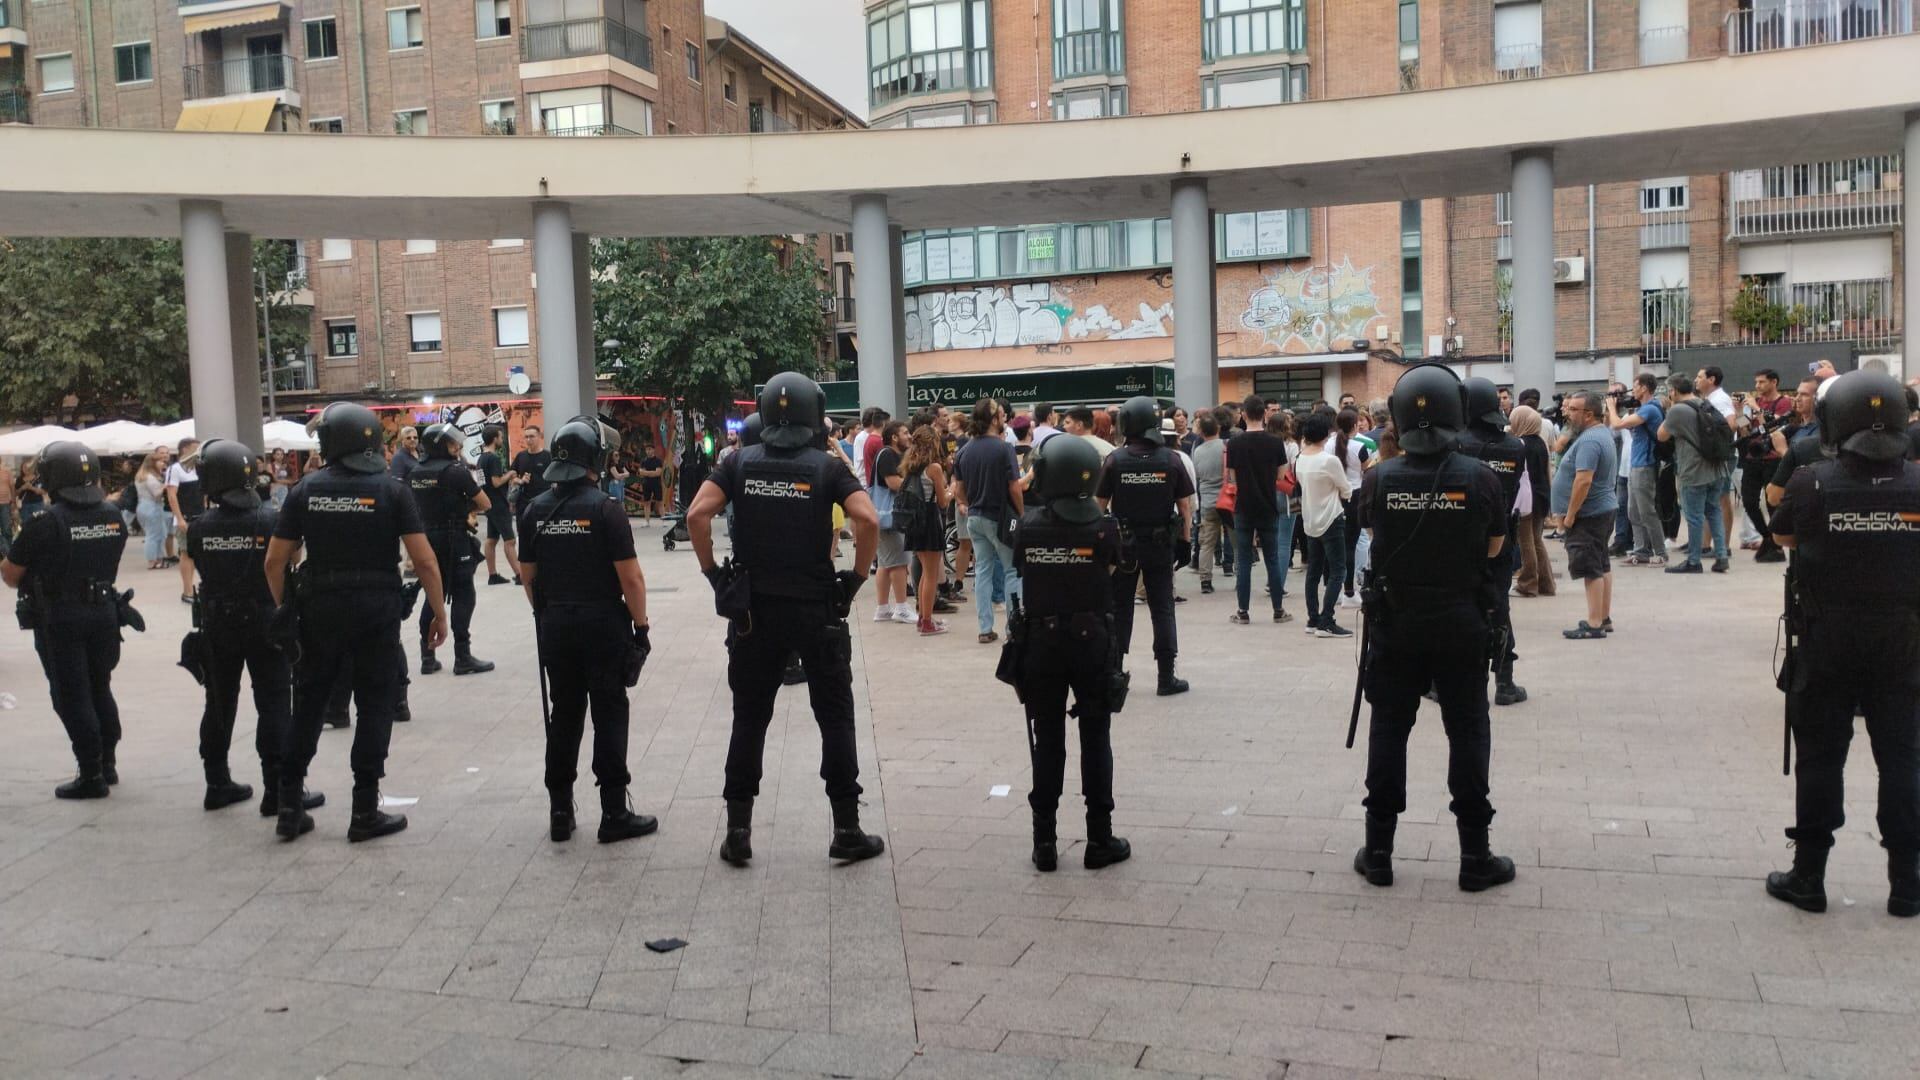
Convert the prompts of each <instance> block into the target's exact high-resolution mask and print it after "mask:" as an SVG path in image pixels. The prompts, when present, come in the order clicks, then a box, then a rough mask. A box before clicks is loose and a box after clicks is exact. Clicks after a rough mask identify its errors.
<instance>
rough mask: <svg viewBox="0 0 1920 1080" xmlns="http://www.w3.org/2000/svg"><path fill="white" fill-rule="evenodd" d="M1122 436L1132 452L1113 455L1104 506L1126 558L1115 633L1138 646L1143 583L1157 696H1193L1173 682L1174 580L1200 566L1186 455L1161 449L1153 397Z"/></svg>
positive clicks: (1104, 481) (1139, 403) (1140, 403)
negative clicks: (1138, 593)
mask: <svg viewBox="0 0 1920 1080" xmlns="http://www.w3.org/2000/svg"><path fill="white" fill-rule="evenodd" d="M1119 427H1120V433H1121V434H1122V435H1123V436H1125V437H1126V440H1127V444H1126V445H1125V446H1122V447H1121V448H1120V449H1118V450H1115V451H1114V452H1113V453H1111V454H1108V455H1107V463H1106V470H1105V471H1104V472H1103V473H1101V474H1100V487H1099V489H1098V491H1099V496H1100V505H1101V506H1102V507H1104V508H1106V509H1107V510H1110V511H1111V512H1112V513H1113V516H1114V518H1115V519H1116V520H1118V522H1119V524H1120V543H1121V548H1122V554H1121V559H1120V566H1119V569H1118V570H1116V571H1115V572H1114V575H1113V619H1114V632H1115V633H1116V634H1118V635H1119V637H1120V651H1121V652H1123V653H1124V652H1129V651H1131V646H1132V642H1133V593H1134V589H1135V587H1136V586H1137V585H1139V583H1140V581H1141V579H1142V578H1145V579H1146V585H1147V610H1148V611H1149V612H1150V613H1152V616H1153V659H1154V662H1155V663H1156V664H1158V665H1159V668H1160V683H1159V686H1158V688H1157V689H1156V691H1155V692H1156V693H1158V694H1159V695H1160V696H1162V697H1165V696H1167V695H1169V694H1184V693H1186V692H1187V680H1185V679H1182V678H1179V677H1177V676H1176V675H1174V673H1173V662H1174V658H1175V657H1176V656H1177V655H1179V652H1180V641H1179V635H1178V631H1177V630H1176V629H1175V627H1174V622H1173V572H1174V571H1175V570H1178V569H1179V568H1181V567H1183V566H1185V565H1187V563H1189V562H1191V561H1192V560H1193V544H1192V542H1191V541H1190V540H1189V539H1188V538H1189V537H1190V536H1191V535H1192V534H1191V533H1190V532H1189V531H1188V530H1189V528H1190V527H1191V526H1192V524H1193V477H1191V476H1189V475H1187V469H1186V466H1185V465H1182V464H1181V463H1180V458H1179V455H1178V454H1176V453H1174V452H1173V451H1172V450H1169V449H1168V448H1167V447H1166V446H1165V445H1164V444H1163V443H1161V441H1160V410H1159V406H1158V405H1157V404H1156V403H1155V402H1154V400H1153V399H1152V398H1150V397H1135V398H1128V399H1127V401H1126V403H1125V404H1123V405H1121V406H1120V424H1119Z"/></svg>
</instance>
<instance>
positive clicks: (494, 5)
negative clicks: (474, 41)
mask: <svg viewBox="0 0 1920 1080" xmlns="http://www.w3.org/2000/svg"><path fill="white" fill-rule="evenodd" d="M473 36H474V37H477V38H503V37H512V36H513V0H473Z"/></svg>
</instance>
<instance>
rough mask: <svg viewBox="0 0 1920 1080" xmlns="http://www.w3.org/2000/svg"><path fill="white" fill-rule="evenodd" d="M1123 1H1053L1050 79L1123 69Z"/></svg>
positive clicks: (1069, 77)
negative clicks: (1051, 75)
mask: <svg viewBox="0 0 1920 1080" xmlns="http://www.w3.org/2000/svg"><path fill="white" fill-rule="evenodd" d="M1124 6H1125V5H1124V3H1123V0H1053V77H1054V79H1055V80H1059V79H1077V78H1079V77H1080V76H1082V75H1118V74H1120V73H1121V72H1122V71H1125V70H1126V52H1127V50H1126V42H1125V39H1124V38H1123V37H1122V36H1121V21H1120V16H1121V11H1122V9H1123V7H1124Z"/></svg>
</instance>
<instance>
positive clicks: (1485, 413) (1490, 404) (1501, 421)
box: [1460, 376, 1527, 705]
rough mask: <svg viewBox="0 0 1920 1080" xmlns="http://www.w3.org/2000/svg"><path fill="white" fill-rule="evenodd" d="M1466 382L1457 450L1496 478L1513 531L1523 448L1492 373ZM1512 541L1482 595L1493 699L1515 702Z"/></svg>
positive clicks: (1519, 695) (1493, 562)
mask: <svg viewBox="0 0 1920 1080" xmlns="http://www.w3.org/2000/svg"><path fill="white" fill-rule="evenodd" d="M1466 387H1467V429H1466V430H1465V431H1463V432H1461V433H1460V452H1461V453H1462V454H1465V455H1466V456H1467V457H1470V458H1477V459H1478V460H1479V461H1480V462H1481V463H1482V464H1484V465H1486V466H1487V468H1489V469H1492V470H1493V475H1494V476H1495V477H1497V478H1498V479H1499V481H1500V496H1501V503H1500V505H1501V506H1502V507H1503V511H1502V512H1503V513H1505V514H1506V519H1507V535H1509V536H1511V535H1513V526H1514V524H1515V518H1514V509H1513V507H1514V502H1515V500H1517V499H1519V497H1520V474H1521V473H1522V472H1523V471H1524V470H1525V469H1526V467H1527V448H1526V445H1525V444H1524V443H1522V442H1521V441H1520V440H1519V439H1516V438H1514V437H1513V436H1512V435H1509V434H1507V414H1506V413H1503V412H1501V411H1500V388H1499V387H1497V386H1495V385H1493V380H1492V379H1485V378H1481V377H1479V376H1475V377H1473V378H1471V379H1468V380H1467V381H1466ZM1514 570H1515V566H1514V545H1512V544H1503V545H1501V548H1500V554H1498V555H1495V556H1494V557H1493V558H1491V559H1488V560H1487V585H1486V598H1487V604H1488V609H1489V610H1490V611H1492V612H1493V620H1494V624H1495V625H1494V630H1495V632H1496V633H1498V634H1499V639H1498V640H1497V641H1496V642H1495V643H1494V647H1495V648H1496V649H1498V650H1499V652H1498V654H1497V655H1495V656H1494V657H1493V684H1494V688H1493V703H1494V704H1495V705H1518V704H1519V703H1520V702H1522V701H1525V700H1527V691H1526V688H1525V687H1522V686H1516V685H1514V682H1513V662H1514V661H1515V660H1517V659H1519V657H1518V655H1517V654H1515V652H1514V651H1513V601H1512V598H1511V596H1510V594H1511V593H1512V591H1513V574H1514Z"/></svg>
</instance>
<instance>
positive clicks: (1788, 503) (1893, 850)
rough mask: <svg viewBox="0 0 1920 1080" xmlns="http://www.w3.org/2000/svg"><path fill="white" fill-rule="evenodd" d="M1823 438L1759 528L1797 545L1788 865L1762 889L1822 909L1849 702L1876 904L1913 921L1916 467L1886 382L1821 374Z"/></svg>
mask: <svg viewBox="0 0 1920 1080" xmlns="http://www.w3.org/2000/svg"><path fill="white" fill-rule="evenodd" d="M1831 382H1832V384H1833V389H1832V390H1831V391H1830V392H1828V393H1827V394H1826V397H1825V400H1824V402H1823V403H1822V405H1821V410H1822V411H1821V418H1820V425H1821V426H1820V437H1821V439H1822V440H1824V442H1825V444H1826V447H1827V450H1828V452H1829V453H1830V454H1834V455H1836V460H1832V461H1822V462H1818V463H1816V464H1813V465H1810V466H1808V467H1806V468H1803V469H1801V470H1800V471H1798V472H1796V473H1794V474H1793V477H1792V479H1790V480H1788V481H1787V485H1786V487H1787V490H1786V495H1785V496H1784V497H1783V498H1782V499H1781V500H1780V505H1779V508H1778V509H1777V510H1775V511H1774V514H1773V518H1772V519H1771V521H1770V523H1769V525H1768V528H1769V529H1771V530H1772V532H1773V535H1774V539H1775V541H1776V542H1778V543H1779V545H1780V546H1781V547H1783V548H1788V549H1791V550H1793V552H1794V566H1793V574H1792V585H1793V593H1794V596H1795V598H1796V600H1797V604H1796V605H1794V606H1795V607H1797V608H1798V611H1797V612H1792V614H1795V615H1797V617H1796V618H1794V619H1793V622H1794V623H1795V625H1794V627H1793V630H1794V634H1795V637H1796V639H1797V648H1796V650H1795V655H1794V659H1793V662H1792V663H1791V665H1789V667H1790V671H1789V673H1788V674H1786V675H1783V678H1782V682H1783V688H1784V689H1785V690H1786V691H1787V698H1788V702H1787V715H1788V716H1789V717H1791V718H1792V730H1793V741H1794V745H1795V746H1796V747H1798V749H1799V752H1800V761H1799V764H1798V766H1797V768H1796V769H1795V773H1794V776H1795V783H1794V789H1795V790H1794V795H1795V798H1794V804H1795V806H1794V819H1795V820H1794V827H1793V828H1791V829H1788V830H1787V836H1788V837H1789V838H1790V839H1791V840H1792V841H1793V869H1792V870H1791V871H1788V872H1785V873H1773V874H1768V875H1767V893H1768V894H1769V895H1771V896H1773V897H1775V898H1777V899H1780V900H1784V901H1786V902H1787V903H1790V904H1793V905H1794V906H1796V907H1799V908H1801V909H1803V910H1806V911H1825V910H1826V908H1827V893H1826V885H1825V878H1826V869H1827V853H1828V851H1829V850H1830V849H1831V848H1832V847H1833V834H1834V832H1835V831H1836V830H1838V829H1839V828H1840V826H1841V825H1842V824H1844V823H1845V821H1846V814H1845V809H1844V806H1843V804H1842V787H1841V779H1842V773H1843V772H1844V771H1845V769H1846V764H1847V748H1848V745H1849V744H1850V743H1851V742H1852V741H1853V717H1854V711H1855V709H1856V708H1858V709H1859V710H1861V711H1862V712H1864V713H1865V714H1866V719H1867V738H1868V739H1870V740H1871V741H1872V743H1873V757H1874V761H1875V763H1876V764H1877V765H1878V766H1879V772H1880V813H1879V827H1880V836H1881V841H1880V842H1881V845H1882V846H1883V847H1885V848H1886V850H1887V880H1888V882H1889V884H1890V886H1891V889H1890V891H1889V894H1888V897H1887V911H1888V912H1889V913H1891V914H1893V915H1898V916H1901V917H1904V918H1912V917H1913V916H1915V915H1920V737H1917V736H1916V720H1915V709H1916V707H1917V706H1920V465H1916V464H1914V463H1912V462H1908V461H1905V460H1903V459H1904V458H1905V456H1906V453H1907V440H1906V430H1905V429H1906V424H1907V405H1906V396H1905V393H1904V391H1903V389H1902V387H1901V385H1900V383H1899V382H1898V380H1896V379H1894V378H1893V377H1892V376H1890V375H1887V374H1885V373H1882V372H1870V371H1858V372H1850V373H1848V374H1845V375H1841V376H1838V377H1837V378H1835V379H1833V380H1831Z"/></svg>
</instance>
